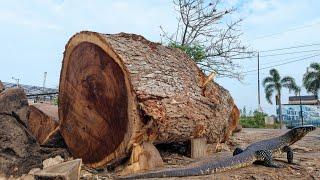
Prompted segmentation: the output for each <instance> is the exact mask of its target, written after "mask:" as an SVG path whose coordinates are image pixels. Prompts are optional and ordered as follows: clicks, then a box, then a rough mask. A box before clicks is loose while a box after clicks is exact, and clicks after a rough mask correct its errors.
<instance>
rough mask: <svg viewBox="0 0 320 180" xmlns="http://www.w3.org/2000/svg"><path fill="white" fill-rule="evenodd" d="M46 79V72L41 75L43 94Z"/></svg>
mask: <svg viewBox="0 0 320 180" xmlns="http://www.w3.org/2000/svg"><path fill="white" fill-rule="evenodd" d="M46 79H47V72H44V73H43V85H42V91H43V93H45V92H44V91H45V86H46Z"/></svg>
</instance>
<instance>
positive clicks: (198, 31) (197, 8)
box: [161, 0, 252, 79]
mask: <svg viewBox="0 0 320 180" xmlns="http://www.w3.org/2000/svg"><path fill="white" fill-rule="evenodd" d="M173 3H174V5H175V9H176V10H177V14H178V17H177V26H176V30H175V31H174V32H173V33H167V32H165V31H164V29H163V28H162V27H161V29H162V33H161V38H162V40H164V41H165V42H167V43H168V44H169V45H171V46H172V47H177V48H180V49H182V50H183V51H185V52H186V53H187V54H188V55H189V56H190V57H191V58H193V59H194V61H195V62H196V63H197V64H198V66H199V67H200V68H201V69H202V70H203V71H204V72H215V73H216V74H217V75H218V76H223V77H231V78H237V79H241V78H242V76H241V75H240V74H241V72H240V65H239V64H237V63H235V62H234V61H233V58H235V57H243V56H248V54H250V55H251V53H252V52H250V51H248V47H247V46H245V45H243V43H242V42H241V40H240V39H241V34H242V33H241V32H240V31H239V29H238V27H239V25H240V23H241V21H242V20H241V19H237V20H231V19H232V14H233V13H234V12H235V11H236V9H235V8H233V7H226V4H223V3H224V2H222V1H221V0H210V1H205V0H173Z"/></svg>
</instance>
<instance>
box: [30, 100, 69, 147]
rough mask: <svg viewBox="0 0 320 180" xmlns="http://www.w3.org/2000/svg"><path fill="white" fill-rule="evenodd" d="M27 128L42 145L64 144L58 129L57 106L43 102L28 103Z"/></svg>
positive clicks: (56, 145)
mask: <svg viewBox="0 0 320 180" xmlns="http://www.w3.org/2000/svg"><path fill="white" fill-rule="evenodd" d="M28 129H29V130H30V132H31V133H32V134H33V136H34V137H35V138H36V139H37V141H38V142H39V144H40V145H42V146H46V147H64V146H65V143H64V140H63V138H62V136H61V134H60V131H59V117H58V106H55V105H51V104H45V103H38V104H33V105H30V106H29V115H28Z"/></svg>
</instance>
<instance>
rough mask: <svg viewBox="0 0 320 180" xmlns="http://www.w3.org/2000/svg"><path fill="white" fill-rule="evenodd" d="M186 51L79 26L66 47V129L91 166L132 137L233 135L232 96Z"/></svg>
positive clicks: (62, 92) (114, 154) (212, 138)
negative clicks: (202, 69) (209, 76)
mask: <svg viewBox="0 0 320 180" xmlns="http://www.w3.org/2000/svg"><path fill="white" fill-rule="evenodd" d="M207 79H208V77H207V76H206V75H205V74H204V73H202V72H201V70H200V69H199V68H198V67H197V65H196V64H195V63H194V61H192V60H191V59H190V58H189V57H188V56H187V55H186V54H185V53H183V52H182V51H180V50H178V49H174V48H169V47H165V46H162V45H161V44H157V43H153V42H150V41H148V40H146V39H145V38H144V37H142V36H139V35H135V34H126V33H120V34H114V35H109V34H100V33H95V32H88V31H85V32H81V33H78V34H76V35H74V36H73V37H72V38H71V39H70V40H69V42H68V44H67V45H66V49H65V53H64V58H63V64H62V69H61V74H60V86H59V119H60V122H61V126H60V128H61V133H62V136H63V137H64V139H65V141H66V144H67V146H68V148H69V150H70V152H71V153H72V154H73V155H74V156H75V157H77V158H78V157H79V158H82V159H83V162H84V163H85V164H87V165H89V166H91V167H99V166H104V165H106V164H107V163H109V162H111V161H114V160H117V159H120V158H123V157H124V156H127V155H128V154H129V153H130V150H131V149H132V145H133V144H134V143H138V144H139V143H141V142H142V141H151V142H153V143H169V142H177V141H188V140H190V139H192V138H202V137H205V138H206V139H207V140H208V142H209V143H210V142H217V141H222V140H223V139H224V137H226V135H227V134H230V132H229V131H231V129H230V128H228V127H229V126H230V123H232V121H230V117H231V112H232V108H233V107H234V102H233V99H232V97H231V96H230V94H229V92H228V91H227V90H225V89H224V88H223V87H221V86H219V85H218V84H217V83H214V82H212V81H210V82H206V86H205V88H203V84H204V83H205V81H206V80H207Z"/></svg>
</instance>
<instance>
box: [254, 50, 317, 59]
mask: <svg viewBox="0 0 320 180" xmlns="http://www.w3.org/2000/svg"><path fill="white" fill-rule="evenodd" d="M315 51H320V49H313V50H305V51H294V52H287V53H277V54H267V55H262V56H260V57H270V56H281V55H287V54H297V53H304V52H315Z"/></svg>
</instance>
